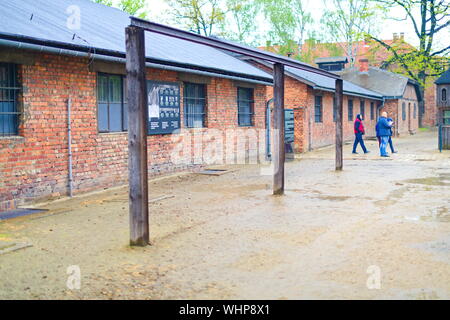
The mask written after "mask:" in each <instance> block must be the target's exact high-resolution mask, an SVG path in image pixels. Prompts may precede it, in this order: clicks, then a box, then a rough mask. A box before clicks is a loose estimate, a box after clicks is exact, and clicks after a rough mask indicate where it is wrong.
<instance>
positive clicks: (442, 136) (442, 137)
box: [439, 125, 450, 151]
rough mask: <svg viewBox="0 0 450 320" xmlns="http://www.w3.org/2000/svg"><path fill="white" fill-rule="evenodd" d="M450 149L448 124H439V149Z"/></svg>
mask: <svg viewBox="0 0 450 320" xmlns="http://www.w3.org/2000/svg"><path fill="white" fill-rule="evenodd" d="M442 150H450V125H440V126H439V151H442Z"/></svg>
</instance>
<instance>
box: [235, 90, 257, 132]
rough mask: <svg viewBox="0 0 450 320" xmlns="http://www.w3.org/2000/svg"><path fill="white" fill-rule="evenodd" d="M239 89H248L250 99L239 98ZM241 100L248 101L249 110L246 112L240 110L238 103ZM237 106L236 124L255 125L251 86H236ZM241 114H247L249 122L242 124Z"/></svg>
mask: <svg viewBox="0 0 450 320" xmlns="http://www.w3.org/2000/svg"><path fill="white" fill-rule="evenodd" d="M240 90H244V91H247V90H248V91H249V93H250V94H249V96H250V97H251V99H241V98H240V95H239V93H240ZM241 102H248V103H249V112H248V113H243V112H240V109H241V106H240V104H241ZM237 107H238V110H237V113H238V114H237V115H238V126H239V127H253V126H254V125H255V123H254V115H255V89H253V88H245V87H237ZM241 114H246V115H247V116H249V119H250V124H248V123H245V124H242V123H241V117H240V115H241Z"/></svg>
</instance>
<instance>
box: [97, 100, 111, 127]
mask: <svg viewBox="0 0 450 320" xmlns="http://www.w3.org/2000/svg"><path fill="white" fill-rule="evenodd" d="M98 131H100V132H108V131H109V125H108V104H106V103H100V104H99V105H98Z"/></svg>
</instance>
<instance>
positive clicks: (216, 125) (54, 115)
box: [0, 0, 272, 211]
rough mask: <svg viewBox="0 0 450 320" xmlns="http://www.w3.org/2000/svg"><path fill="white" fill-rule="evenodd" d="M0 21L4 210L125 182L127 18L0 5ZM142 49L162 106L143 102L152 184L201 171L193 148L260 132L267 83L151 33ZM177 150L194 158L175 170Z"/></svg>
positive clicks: (105, 10) (63, 5) (218, 54)
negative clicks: (230, 133)
mask: <svg viewBox="0 0 450 320" xmlns="http://www.w3.org/2000/svg"><path fill="white" fill-rule="evenodd" d="M74 6H75V7H74ZM68 8H72V9H71V10H72V11H70V12H71V14H76V13H77V12H78V13H81V16H80V17H81V20H80V21H81V24H80V25H79V26H78V29H77V28H75V29H74V30H72V29H71V28H68V27H69V25H68V23H69V22H70V23H72V24H73V23H75V27H76V21H75V22H74V21H73V20H68V19H69V18H70V14H68V12H69V11H68ZM77 10H78V11H77ZM19 12H20V14H19ZM75 18H76V17H75ZM0 20H1V21H2V24H1V25H0V87H1V88H0V211H1V210H5V209H10V208H14V207H16V206H17V205H20V204H23V203H26V202H27V201H28V200H34V199H40V198H47V197H55V196H61V195H66V194H68V193H69V189H73V192H74V193H80V192H85V191H89V190H94V189H99V188H105V187H112V186H116V185H121V184H124V183H126V180H127V157H128V137H127V132H126V131H127V108H126V101H127V99H126V89H125V81H124V79H125V78H124V75H125V64H124V62H125V60H124V58H123V56H124V51H125V48H124V47H125V39H124V37H125V33H124V30H125V27H126V26H127V25H128V24H129V17H128V15H127V14H126V13H123V12H121V11H119V10H117V9H114V8H109V7H105V6H102V5H99V4H95V3H93V2H91V1H88V0H61V1H51V2H48V1H44V0H23V1H12V0H11V1H5V2H3V3H2V10H1V11H0ZM146 44H147V49H146V55H147V66H148V69H147V80H148V81H149V83H148V86H149V88H156V91H152V94H153V93H155V94H156V97H159V98H160V99H161V101H162V102H159V100H158V98H157V100H156V102H154V101H153V102H151V101H150V100H149V102H150V103H153V104H152V105H151V106H150V107H149V113H150V116H149V118H150V119H151V120H152V121H150V122H149V130H153V131H151V132H149V136H148V147H149V168H150V172H149V174H150V175H158V174H162V173H165V172H170V171H177V170H184V169H187V168H190V167H192V166H196V165H201V164H208V163H209V162H207V161H205V158H204V155H203V152H204V151H205V150H203V149H202V148H204V146H205V144H201V143H195V141H198V140H196V139H200V141H204V142H205V141H215V140H217V139H219V140H220V139H222V138H223V135H222V134H223V133H224V132H225V130H227V129H235V130H238V132H239V133H240V134H241V135H244V136H245V132H246V131H249V130H254V129H262V130H264V128H265V105H266V85H270V84H271V82H272V77H271V75H269V74H267V73H265V72H263V71H261V70H259V69H257V68H255V67H253V66H250V65H248V64H247V63H245V62H242V61H240V60H239V59H236V58H234V57H231V56H229V55H227V54H225V53H223V52H222V51H220V50H216V49H213V48H210V47H205V46H201V45H197V44H195V43H191V42H186V41H183V40H180V39H175V38H168V37H165V36H162V35H158V34H147V35H146ZM158 90H159V91H158ZM158 94H159V96H158ZM150 96H151V95H150V94H149V97H150ZM149 99H150V98H149ZM164 99H167V100H164ZM69 101H70V103H69ZM155 103H156V104H155ZM169 105H170V108H167V107H168V106H169ZM69 106H70V108H71V109H70V114H71V118H70V121H69V118H68V117H69V113H68V110H69V109H68V108H69ZM163 106H166V108H165V109H164V108H163ZM177 107H178V108H179V109H177ZM155 110H156V114H152V112H154V111H155ZM164 110H166V111H167V112H165V111H164ZM238 110H239V112H238ZM159 111H160V112H161V114H160V113H159ZM163 111H164V112H165V113H163ZM164 117H167V118H168V119H169V120H167V121H164ZM69 122H70V125H71V132H70V133H69V131H68V123H69ZM150 127H151V129H150ZM169 129H172V130H169ZM158 130H159V131H158ZM164 130H165V131H164ZM167 130H169V131H167ZM69 134H70V137H71V144H70V146H71V150H72V154H71V156H70V154H69ZM252 134H253V133H252ZM227 138H228V137H227ZM202 139H203V140H202ZM180 141H183V143H184V145H183V146H186V144H188V145H189V146H188V147H189V148H188V150H189V154H184V156H185V157H186V158H183V159H184V160H183V161H178V162H173V161H172V159H171V155H173V154H174V152H176V151H177V150H174V148H175V147H176V146H179V143H180ZM256 142H257V144H258V143H260V142H261V141H260V140H259V136H258V137H256ZM236 143H237V141H236V138H235V137H231V138H229V139H228V140H227V148H230V149H232V150H233V152H234V151H235V150H236ZM199 148H200V150H199ZM244 148H245V152H248V153H251V152H258V150H259V146H258V145H256V146H255V144H252V143H247V144H244ZM70 164H71V165H70ZM69 167H70V168H71V170H72V177H70V174H69V173H70V170H69ZM71 179H72V181H71Z"/></svg>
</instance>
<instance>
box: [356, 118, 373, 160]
mask: <svg viewBox="0 0 450 320" xmlns="http://www.w3.org/2000/svg"><path fill="white" fill-rule="evenodd" d="M354 129H355V142H354V143H353V152H352V153H353V154H358V152H356V148H357V147H358V144H360V145H361V148H362V149H363V151H364V153H369V152H370V151H368V150H367V149H366V146H365V145H364V140H363V135H364V134H365V133H366V132H365V129H364V125H363V123H362V118H361V115H360V114H357V115H356V120H355V124H354Z"/></svg>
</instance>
